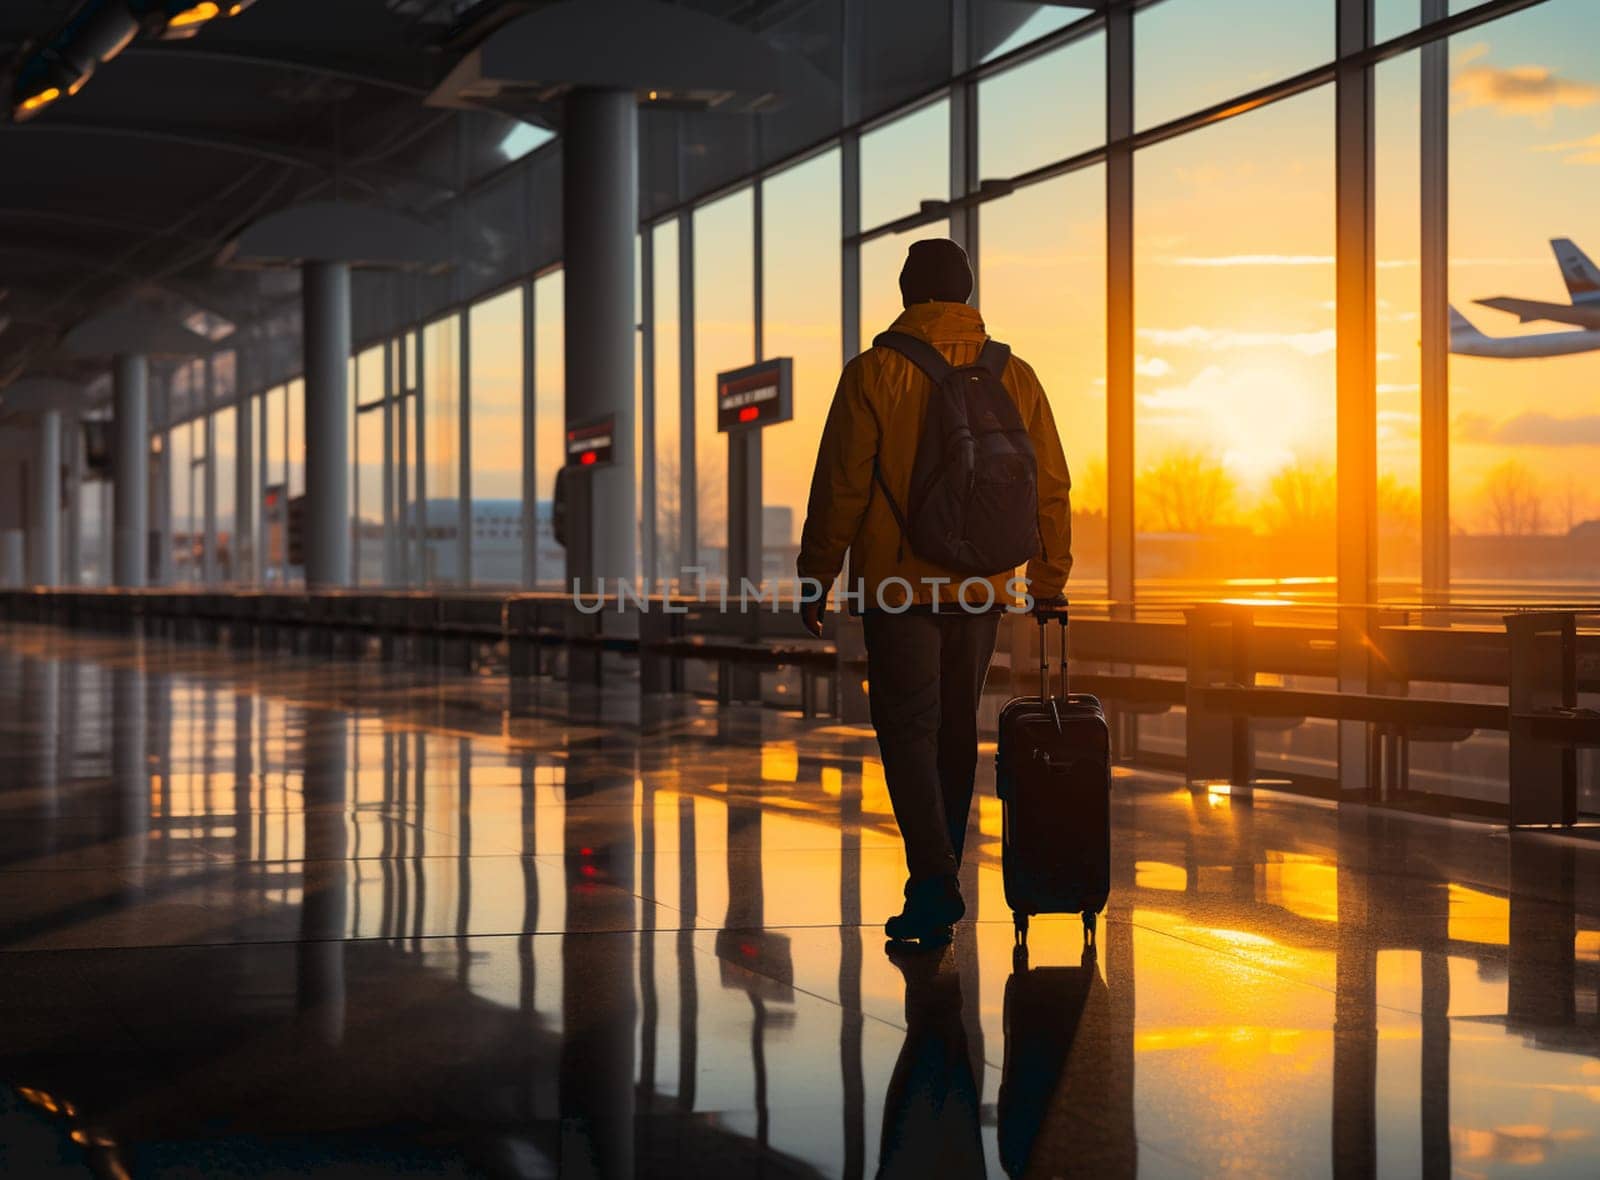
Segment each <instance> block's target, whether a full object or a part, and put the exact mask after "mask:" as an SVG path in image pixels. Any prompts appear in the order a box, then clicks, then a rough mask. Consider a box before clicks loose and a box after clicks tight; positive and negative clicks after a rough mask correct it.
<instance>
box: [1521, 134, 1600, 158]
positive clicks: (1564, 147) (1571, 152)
mask: <svg viewBox="0 0 1600 1180" xmlns="http://www.w3.org/2000/svg"><path fill="white" fill-rule="evenodd" d="M1533 150H1534V151H1536V152H1563V153H1565V158H1564V159H1563V160H1562V161H1561V162H1562V163H1563V164H1600V135H1591V136H1590V137H1589V138H1588V139H1569V140H1567V142H1565V143H1542V144H1540V145H1539V146H1538V147H1536V148H1534V149H1533Z"/></svg>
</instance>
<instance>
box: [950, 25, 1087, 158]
mask: <svg viewBox="0 0 1600 1180" xmlns="http://www.w3.org/2000/svg"><path fill="white" fill-rule="evenodd" d="M1105 136H1106V39H1105V34H1104V33H1094V34H1091V35H1090V36H1087V37H1080V38H1079V39H1078V40H1076V41H1072V42H1069V43H1068V44H1066V45H1063V46H1061V47H1060V48H1059V49H1052V50H1051V51H1050V52H1048V53H1044V54H1041V55H1040V56H1038V57H1034V58H1030V59H1029V60H1027V61H1025V62H1022V63H1021V64H1020V65H1016V66H1013V67H1011V68H1010V69H1008V70H1006V71H1004V72H1003V73H999V74H995V75H993V76H992V77H989V78H985V79H984V80H983V81H982V82H980V83H979V84H978V175H979V176H980V177H981V178H983V179H985V180H988V179H997V178H1003V177H1009V176H1016V175H1018V174H1019V173H1022V172H1026V171H1028V170H1029V169H1030V168H1038V167H1040V166H1041V165H1043V164H1049V163H1051V162H1053V161H1055V160H1060V159H1064V158H1066V157H1067V156H1072V155H1076V154H1077V153H1079V152H1082V151H1088V150H1089V149H1091V148H1096V147H1099V146H1100V145H1101V144H1102V143H1104V142H1105Z"/></svg>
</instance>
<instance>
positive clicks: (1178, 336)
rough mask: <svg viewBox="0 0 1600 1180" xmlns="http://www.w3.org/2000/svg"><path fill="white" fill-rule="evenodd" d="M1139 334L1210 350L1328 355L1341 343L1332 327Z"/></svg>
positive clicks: (1199, 329) (1168, 344) (1191, 328)
mask: <svg viewBox="0 0 1600 1180" xmlns="http://www.w3.org/2000/svg"><path fill="white" fill-rule="evenodd" d="M1139 335H1140V336H1141V337H1142V338H1144V339H1145V340H1148V341H1150V342H1151V343H1152V344H1156V345H1162V346H1165V347H1169V348H1197V349H1204V350H1205V351H1207V352H1233V351H1235V350H1238V349H1248V348H1288V349H1292V350H1293V351H1295V352H1298V353H1300V354H1302V355H1304V356H1326V355H1327V354H1328V353H1330V352H1332V351H1333V350H1334V347H1335V346H1336V345H1337V343H1338V333H1336V332H1335V331H1334V330H1333V329H1332V328H1324V329H1323V330H1322V331H1320V332H1233V331H1229V330H1226V329H1221V328H1203V327H1200V326H1199V325H1198V324H1191V325H1190V326H1189V327H1187V328H1140V329H1139Z"/></svg>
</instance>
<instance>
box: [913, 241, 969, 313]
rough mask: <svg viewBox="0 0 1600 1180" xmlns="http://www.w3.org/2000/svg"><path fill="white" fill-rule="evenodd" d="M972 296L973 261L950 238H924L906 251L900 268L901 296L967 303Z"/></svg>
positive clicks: (921, 299) (925, 301)
mask: <svg viewBox="0 0 1600 1180" xmlns="http://www.w3.org/2000/svg"><path fill="white" fill-rule="evenodd" d="M971 295H972V264H971V263H969V262H968V261H967V252H966V251H965V250H963V249H962V248H961V247H960V246H958V245H956V244H955V243H954V242H952V241H951V240H950V239H949V238H923V239H922V240H921V241H920V242H912V243H911V249H909V250H907V251H906V264H905V266H904V267H903V268H902V269H901V271H900V298H901V300H902V301H903V302H904V303H905V305H906V306H907V307H910V306H911V305H912V304H913V303H927V302H929V301H930V300H937V301H939V302H940V303H965V302H966V301H967V299H968V298H969V297H970V296H971Z"/></svg>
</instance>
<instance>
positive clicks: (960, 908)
mask: <svg viewBox="0 0 1600 1180" xmlns="http://www.w3.org/2000/svg"><path fill="white" fill-rule="evenodd" d="M966 912H967V904H966V902H964V901H962V900H961V888H960V886H959V885H957V884H956V879H955V878H954V877H934V878H931V879H929V880H926V881H918V882H916V883H914V884H907V885H906V905H905V909H903V910H901V911H900V912H899V913H898V914H896V915H895V916H894V917H892V918H890V919H889V920H888V921H887V922H885V923H884V924H883V932H884V933H885V934H887V935H888V936H889V938H890V940H891V941H893V942H918V943H922V944H923V945H925V946H942V945H943V944H945V943H947V942H949V941H950V938H951V935H952V931H951V929H950V928H951V926H952V925H954V924H955V923H956V922H959V921H960V920H961V919H962V917H963V916H965V914H966Z"/></svg>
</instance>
